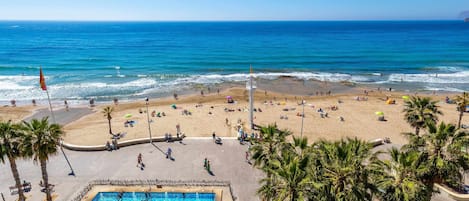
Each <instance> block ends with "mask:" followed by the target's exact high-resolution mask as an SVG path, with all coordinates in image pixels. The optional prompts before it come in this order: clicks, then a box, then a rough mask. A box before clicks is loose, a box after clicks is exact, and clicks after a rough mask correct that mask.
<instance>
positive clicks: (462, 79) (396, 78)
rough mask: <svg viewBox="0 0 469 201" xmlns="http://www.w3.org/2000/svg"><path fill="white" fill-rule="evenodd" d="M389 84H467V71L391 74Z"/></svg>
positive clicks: (468, 72)
mask: <svg viewBox="0 0 469 201" xmlns="http://www.w3.org/2000/svg"><path fill="white" fill-rule="evenodd" d="M388 81H389V82H417V83H439V84H449V83H455V84H457V83H459V84H465V83H469V71H459V72H455V73H442V74H439V73H432V74H391V75H390V76H389V79H388Z"/></svg>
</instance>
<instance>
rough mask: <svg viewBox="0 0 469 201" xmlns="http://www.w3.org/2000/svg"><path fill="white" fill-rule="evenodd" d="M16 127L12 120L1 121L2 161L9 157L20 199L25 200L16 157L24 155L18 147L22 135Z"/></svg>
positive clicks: (0, 150)
mask: <svg viewBox="0 0 469 201" xmlns="http://www.w3.org/2000/svg"><path fill="white" fill-rule="evenodd" d="M15 127H16V125H12V124H11V123H10V122H0V161H1V162H2V163H5V157H7V158H8V161H9V162H10V168H11V172H12V173H13V178H14V179H15V186H16V188H17V189H18V200H20V201H24V200H25V197H24V192H23V187H22V185H21V179H20V175H19V173H18V168H17V166H16V159H18V158H19V157H22V156H21V152H20V150H19V149H18V146H19V144H20V143H21V139H22V135H21V132H18V130H17V129H16V128H15Z"/></svg>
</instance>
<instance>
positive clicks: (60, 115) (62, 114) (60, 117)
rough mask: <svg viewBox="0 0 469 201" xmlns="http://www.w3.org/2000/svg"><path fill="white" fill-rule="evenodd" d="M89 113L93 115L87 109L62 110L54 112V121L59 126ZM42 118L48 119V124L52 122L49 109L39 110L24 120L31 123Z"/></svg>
mask: <svg viewBox="0 0 469 201" xmlns="http://www.w3.org/2000/svg"><path fill="white" fill-rule="evenodd" d="M91 113H93V110H91V109H90V108H87V107H76V108H70V109H69V110H68V111H65V109H64V108H62V109H58V110H54V116H55V120H56V121H57V123H59V124H61V125H65V124H68V123H70V122H73V121H75V120H77V119H80V118H81V117H83V116H86V115H88V114H91ZM43 117H49V122H52V117H50V111H49V108H44V109H40V110H38V111H36V112H35V113H34V114H33V115H31V116H29V117H26V118H25V119H24V120H25V121H31V119H42V118H43Z"/></svg>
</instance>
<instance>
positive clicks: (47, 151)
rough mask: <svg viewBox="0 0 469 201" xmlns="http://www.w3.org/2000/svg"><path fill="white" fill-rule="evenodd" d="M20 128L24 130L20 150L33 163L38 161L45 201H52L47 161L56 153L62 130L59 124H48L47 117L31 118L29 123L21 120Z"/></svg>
mask: <svg viewBox="0 0 469 201" xmlns="http://www.w3.org/2000/svg"><path fill="white" fill-rule="evenodd" d="M22 130H24V131H25V133H26V136H25V140H24V143H23V145H22V147H21V150H23V151H24V152H25V155H27V156H31V157H32V158H33V160H34V162H35V163H37V162H38V161H39V163H40V165H41V171H42V180H43V184H44V187H45V191H46V196H47V201H52V197H51V192H50V190H51V189H50V187H49V177H48V174H47V161H48V160H49V156H51V155H54V154H56V153H57V150H58V145H59V141H60V139H61V136H62V135H63V134H64V132H63V130H62V128H61V126H60V125H59V124H49V121H48V118H47V117H44V118H42V119H41V120H37V119H33V120H31V122H29V123H28V122H26V121H23V125H22Z"/></svg>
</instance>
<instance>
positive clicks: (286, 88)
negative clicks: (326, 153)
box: [0, 76, 459, 110]
mask: <svg viewBox="0 0 469 201" xmlns="http://www.w3.org/2000/svg"><path fill="white" fill-rule="evenodd" d="M257 84H258V90H262V91H268V92H274V93H278V94H286V95H292V96H318V95H319V96H320V94H316V92H324V93H326V92H327V91H329V90H330V91H332V93H333V94H338V95H343V94H350V93H361V92H363V91H364V90H367V91H376V90H377V89H378V88H380V89H381V90H382V91H383V92H385V91H386V92H388V91H387V89H389V88H392V89H393V91H392V92H397V93H409V94H423V95H434V94H445V95H448V96H451V95H454V94H458V93H459V92H454V91H432V90H424V89H418V88H409V86H407V85H404V86H402V84H399V83H397V84H396V83H389V84H376V83H369V84H365V83H355V82H348V81H341V82H330V81H321V80H317V79H309V80H303V79H299V78H295V77H291V76H281V77H278V78H276V79H257ZM244 86H245V82H223V83H215V84H190V85H189V86H187V87H186V88H185V89H182V90H177V91H176V90H173V92H171V93H169V92H162V93H148V94H145V95H143V94H141V95H133V96H129V97H125V98H121V99H119V103H132V102H135V101H138V100H144V99H145V97H148V98H150V99H165V98H172V97H173V93H177V94H178V96H179V97H181V98H182V97H187V96H193V95H198V94H199V93H200V90H204V93H205V94H207V95H208V94H214V93H216V91H217V89H218V90H220V92H221V91H224V90H227V89H230V88H233V87H237V88H244ZM207 89H211V93H208V90H207ZM38 90H39V89H38ZM52 95H53V94H52ZM107 97H108V98H100V99H97V98H93V99H95V105H105V104H113V97H118V96H107ZM31 100H32V99H31ZM31 100H16V106H17V107H24V106H32V103H31ZM64 100H65V99H62V98H54V97H53V96H52V100H51V102H52V106H53V108H54V110H56V109H60V108H64ZM67 101H68V103H69V105H70V106H73V107H88V106H89V99H84V98H79V99H73V98H71V99H67ZM36 102H37V106H39V107H41V106H44V107H45V106H48V102H47V100H44V99H36ZM0 105H1V106H3V107H11V104H10V101H6V100H4V101H0Z"/></svg>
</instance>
